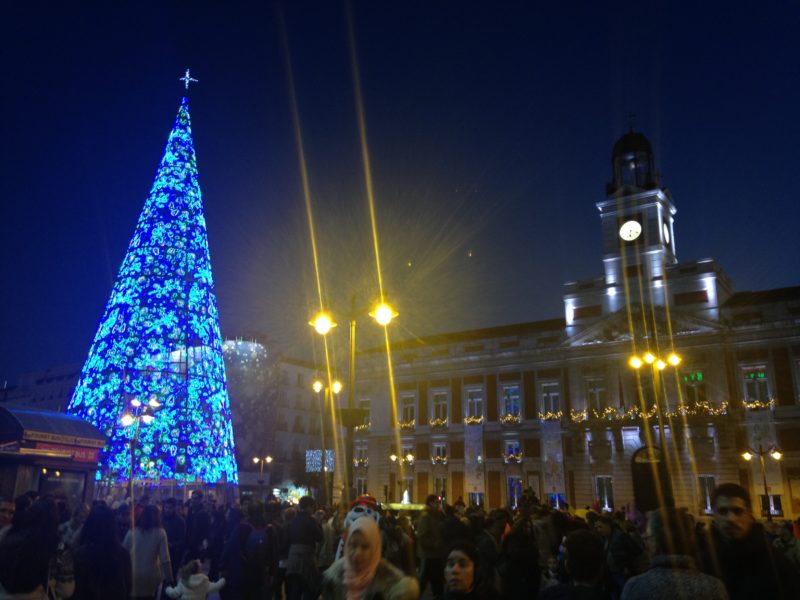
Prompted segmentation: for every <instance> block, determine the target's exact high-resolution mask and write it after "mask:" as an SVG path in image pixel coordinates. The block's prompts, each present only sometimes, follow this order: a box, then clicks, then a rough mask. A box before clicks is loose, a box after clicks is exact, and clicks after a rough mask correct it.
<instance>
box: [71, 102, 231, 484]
mask: <svg viewBox="0 0 800 600" xmlns="http://www.w3.org/2000/svg"><path fill="white" fill-rule="evenodd" d="M152 396H155V397H156V398H157V399H158V401H159V402H160V403H161V405H162V407H161V409H160V410H159V412H158V415H157V417H156V418H155V420H154V421H153V422H152V423H151V424H149V425H143V426H142V427H141V428H140V431H139V443H138V445H137V448H136V457H135V459H134V461H133V462H134V463H135V465H136V469H135V472H134V473H133V476H134V479H139V480H141V479H152V480H173V481H177V482H184V483H193V482H198V481H201V482H208V483H214V482H221V481H227V482H228V483H237V482H238V473H237V468H236V462H235V459H234V441H233V428H232V426H231V411H230V403H229V400H228V393H227V388H226V377H225V366H224V362H223V352H222V336H221V334H220V327H219V316H218V310H217V300H216V295H215V292H214V282H213V278H212V275H211V260H210V256H209V251H208V240H207V234H206V222H205V217H204V216H203V205H202V197H201V194H200V186H199V183H198V177H197V163H196V158H195V152H194V144H193V141H192V134H191V127H190V119H189V106H188V101H187V99H186V98H183V100H182V101H181V106H180V109H179V110H178V116H177V118H176V120H175V124H174V126H173V128H172V131H171V133H170V135H169V139H168V141H167V146H166V149H165V151H164V156H163V158H162V160H161V164H160V165H159V168H158V172H157V174H156V177H155V181H154V182H153V187H152V189H151V190H150V195H149V196H148V198H147V201H146V202H145V205H144V208H143V209H142V212H141V214H140V216H139V221H138V223H137V225H136V230H135V231H134V234H133V238H132V239H131V242H130V245H129V247H128V252H127V254H126V255H125V259H124V261H123V263H122V266H121V268H120V270H119V274H118V275H117V280H116V283H115V284H114V288H113V290H112V292H111V297H110V298H109V300H108V304H107V305H106V308H105V312H104V313H103V317H102V319H101V320H100V325H99V327H98V330H97V333H96V335H95V337H94V341H93V342H92V346H91V348H90V349H89V356H88V358H87V359H86V363H85V364H84V366H83V370H82V372H81V376H80V380H79V381H78V384H77V386H76V388H75V392H74V393H73V396H72V399H71V401H70V404H69V409H68V410H69V412H70V413H72V414H74V415H77V416H78V417H81V418H82V419H84V420H86V421H88V422H90V423H92V424H94V425H95V426H97V427H98V428H99V429H100V431H102V432H103V433H104V434H106V435H107V436H108V438H109V440H108V443H107V445H106V446H105V448H104V449H103V450H102V452H101V453H100V457H99V466H100V470H99V471H98V474H97V478H98V479H103V480H104V481H113V482H121V481H127V480H128V479H129V475H130V468H131V467H130V464H131V457H130V440H131V438H132V436H133V434H134V432H133V430H134V427H122V426H121V425H120V418H121V417H122V414H123V409H124V406H125V405H126V403H127V402H128V401H129V400H131V399H133V398H137V399H147V398H150V397H152Z"/></svg>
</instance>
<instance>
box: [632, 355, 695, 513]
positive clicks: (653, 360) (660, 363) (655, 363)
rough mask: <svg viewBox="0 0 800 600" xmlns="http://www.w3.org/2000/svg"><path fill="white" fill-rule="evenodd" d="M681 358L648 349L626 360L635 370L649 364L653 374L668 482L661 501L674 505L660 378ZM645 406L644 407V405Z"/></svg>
mask: <svg viewBox="0 0 800 600" xmlns="http://www.w3.org/2000/svg"><path fill="white" fill-rule="evenodd" d="M682 361H683V359H682V358H681V357H680V356H679V355H678V354H676V353H675V352H670V353H669V354H668V355H667V356H665V357H661V356H657V355H655V354H653V353H652V352H650V351H647V352H645V353H644V354H643V355H642V356H641V357H639V356H636V355H634V356H631V357H630V359H629V360H628V364H629V365H630V366H631V367H633V368H634V369H635V370H637V371H638V370H639V369H641V368H642V367H644V366H645V365H649V366H650V367H651V369H652V376H653V394H654V400H655V406H656V418H657V420H658V437H659V446H660V447H661V454H662V457H663V459H664V461H665V463H664V465H663V466H664V467H665V470H664V471H663V473H664V474H665V475H664V477H665V479H666V482H665V483H668V484H669V490H668V493H665V494H662V499H661V502H662V503H664V504H666V505H669V506H674V499H673V498H672V482H671V478H672V473H671V467H670V459H669V452H668V451H667V434H666V428H665V427H664V402H663V401H664V399H665V397H666V391H665V390H664V388H663V384H662V380H661V371H663V370H664V369H666V368H667V366H672V367H677V366H678V365H679V364H681V362H682ZM645 408H646V407H645ZM650 452H651V457H650V458H651V460H654V459H653V451H652V446H651V450H650ZM657 472H658V473H661V471H660V470H659V471H654V473H653V475H654V476H656V473H657ZM658 478H659V479H660V478H661V475H660V474H659V475H658ZM657 489H659V488H657Z"/></svg>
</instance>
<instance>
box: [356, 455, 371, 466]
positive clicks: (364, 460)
mask: <svg viewBox="0 0 800 600" xmlns="http://www.w3.org/2000/svg"><path fill="white" fill-rule="evenodd" d="M353 466H354V467H368V466H369V457H365V458H354V459H353Z"/></svg>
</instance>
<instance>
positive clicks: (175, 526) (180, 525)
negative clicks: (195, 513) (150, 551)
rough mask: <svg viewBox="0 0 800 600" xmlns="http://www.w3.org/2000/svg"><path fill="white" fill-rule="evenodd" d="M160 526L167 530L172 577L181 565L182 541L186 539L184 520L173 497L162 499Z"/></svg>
mask: <svg viewBox="0 0 800 600" xmlns="http://www.w3.org/2000/svg"><path fill="white" fill-rule="evenodd" d="M161 526H162V527H163V528H164V531H166V532H167V544H168V545H169V555H170V556H171V557H175V558H173V559H172V571H173V573H172V575H173V577H174V576H175V574H176V573H177V571H178V569H179V568H180V567H181V566H182V564H181V562H180V561H181V559H182V558H183V543H184V540H185V539H186V520H185V519H184V518H183V517H182V516H180V515H179V514H178V511H177V501H176V500H175V498H167V499H166V500H165V501H164V512H163V514H162V515H161Z"/></svg>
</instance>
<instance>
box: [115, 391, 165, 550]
mask: <svg viewBox="0 0 800 600" xmlns="http://www.w3.org/2000/svg"><path fill="white" fill-rule="evenodd" d="M159 408H161V403H160V402H159V401H158V398H156V397H155V396H152V397H151V398H150V400H149V401H148V402H147V404H142V401H141V400H139V399H138V398H133V399H132V400H131V401H130V407H128V409H127V410H126V411H125V414H123V415H122V419H120V421H121V422H122V425H123V426H125V427H131V426H133V425H135V429H134V430H133V435H132V436H131V446H130V450H131V464H130V467H131V472H130V477H129V478H128V497H129V498H130V500H131V535H133V528H134V525H135V516H134V513H135V512H136V511H135V510H134V507H135V502H134V496H133V493H134V485H133V482H134V479H133V478H134V474H135V465H136V447H137V445H138V444H139V428H140V427H141V423H142V421H144V424H145V425H149V424H150V423H152V422H153V419H155V413H156V411H157V410H158V409H159Z"/></svg>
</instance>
